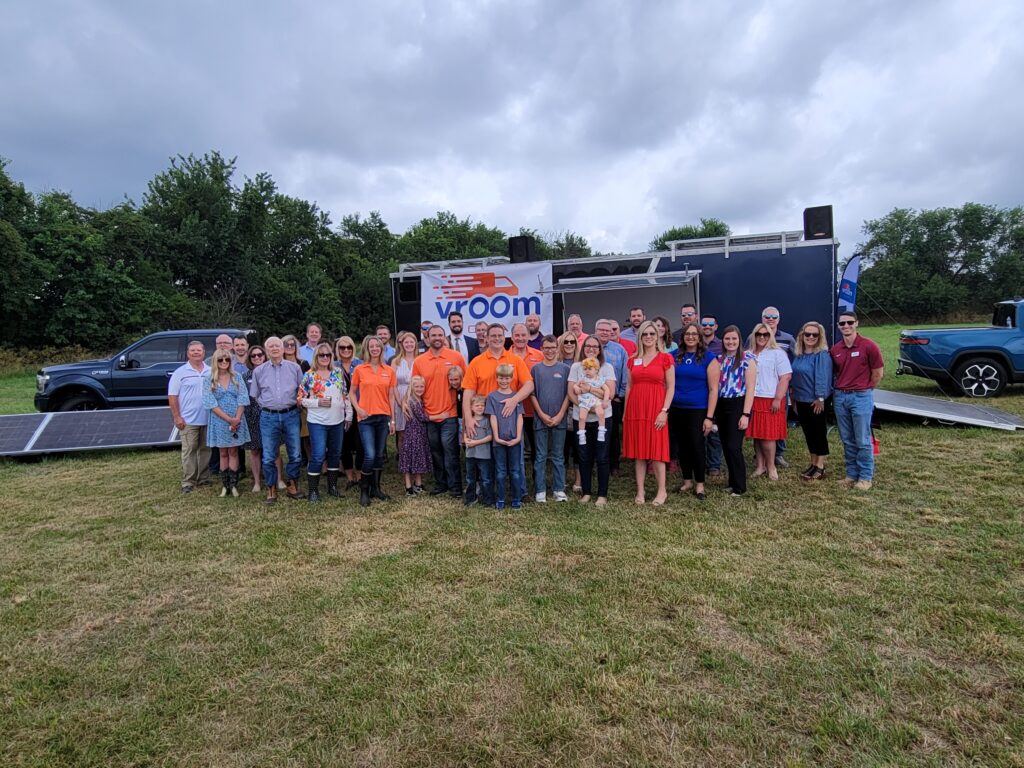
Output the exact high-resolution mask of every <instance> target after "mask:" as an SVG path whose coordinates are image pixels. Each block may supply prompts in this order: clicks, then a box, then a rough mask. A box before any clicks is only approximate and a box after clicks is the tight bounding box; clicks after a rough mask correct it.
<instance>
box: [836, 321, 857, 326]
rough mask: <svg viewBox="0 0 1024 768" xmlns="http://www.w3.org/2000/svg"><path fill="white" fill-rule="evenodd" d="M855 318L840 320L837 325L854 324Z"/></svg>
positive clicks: (855, 322)
mask: <svg viewBox="0 0 1024 768" xmlns="http://www.w3.org/2000/svg"><path fill="white" fill-rule="evenodd" d="M856 324H857V321H856V320H840V321H839V322H838V323H837V325H856Z"/></svg>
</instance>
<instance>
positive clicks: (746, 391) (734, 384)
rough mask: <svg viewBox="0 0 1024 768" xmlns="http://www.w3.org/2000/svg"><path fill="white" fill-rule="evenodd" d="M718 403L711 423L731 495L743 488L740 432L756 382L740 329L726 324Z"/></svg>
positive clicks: (753, 360) (745, 424) (746, 420)
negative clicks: (716, 436) (718, 442)
mask: <svg viewBox="0 0 1024 768" xmlns="http://www.w3.org/2000/svg"><path fill="white" fill-rule="evenodd" d="M718 363H719V365H720V366H721V372H720V373H719V376H718V406H717V407H716V408H715V423H716V424H718V436H719V437H720V438H721V440H722V453H723V454H724V455H725V466H726V468H727V469H728V470H729V487H728V488H727V489H726V490H727V491H728V492H729V494H730V495H731V496H742V495H743V494H744V493H746V492H747V464H746V462H745V461H744V460H743V435H744V433H745V432H746V431H747V427H748V426H749V424H750V409H751V408H753V406H754V389H755V387H756V385H757V358H756V357H754V355H753V354H752V353H750V352H746V351H744V349H743V344H742V342H741V341H740V329H739V328H737V327H736V326H735V325H730V326H729V327H728V328H726V329H725V332H724V333H723V334H722V354H720V355H719V356H718Z"/></svg>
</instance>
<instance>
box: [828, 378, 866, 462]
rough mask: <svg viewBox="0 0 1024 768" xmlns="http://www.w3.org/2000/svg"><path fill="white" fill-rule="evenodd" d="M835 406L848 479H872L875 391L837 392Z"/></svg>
mask: <svg viewBox="0 0 1024 768" xmlns="http://www.w3.org/2000/svg"><path fill="white" fill-rule="evenodd" d="M832 403H833V406H834V407H835V412H836V425H837V426H838V427H839V437H840V438H841V439H842V441H843V455H844V458H845V459H846V476H847V477H849V478H852V479H853V480H871V479H872V478H873V477H874V476H875V455H874V452H873V450H872V445H871V414H872V413H874V410H875V394H874V391H872V390H870V389H865V390H863V391H860V392H841V391H840V390H838V389H837V390H836V391H835V395H834V396H833V400H832Z"/></svg>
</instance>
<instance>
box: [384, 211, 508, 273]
mask: <svg viewBox="0 0 1024 768" xmlns="http://www.w3.org/2000/svg"><path fill="white" fill-rule="evenodd" d="M507 251H508V243H507V241H506V237H505V233H504V232H502V231H501V230H500V229H495V228H493V227H488V226H486V225H484V224H481V223H479V222H477V223H473V221H471V220H470V219H468V218H467V219H461V220H460V219H459V218H457V217H456V216H455V214H454V213H451V212H450V211H441V212H439V213H438V214H437V215H436V216H434V217H433V218H429V219H423V220H422V221H419V222H417V223H416V224H413V225H412V226H411V227H410V228H409V229H408V231H407V232H406V233H405V234H403V235H402V236H401V237H400V238H399V239H398V243H397V246H396V255H397V257H398V260H399V261H400V262H415V261H454V260H456V259H474V258H482V257H484V256H498V255H502V254H505V253H506V252H507Z"/></svg>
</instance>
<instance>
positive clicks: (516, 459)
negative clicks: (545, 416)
mask: <svg viewBox="0 0 1024 768" xmlns="http://www.w3.org/2000/svg"><path fill="white" fill-rule="evenodd" d="M491 454H492V455H493V456H494V500H495V502H498V501H500V502H502V503H503V504H504V503H505V480H506V479H509V478H510V479H511V481H512V503H513V504H519V503H520V501H521V500H522V498H523V441H522V440H520V441H519V442H518V443H516V444H515V445H498V444H497V443H494V444H493V445H492V446H491Z"/></svg>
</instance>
